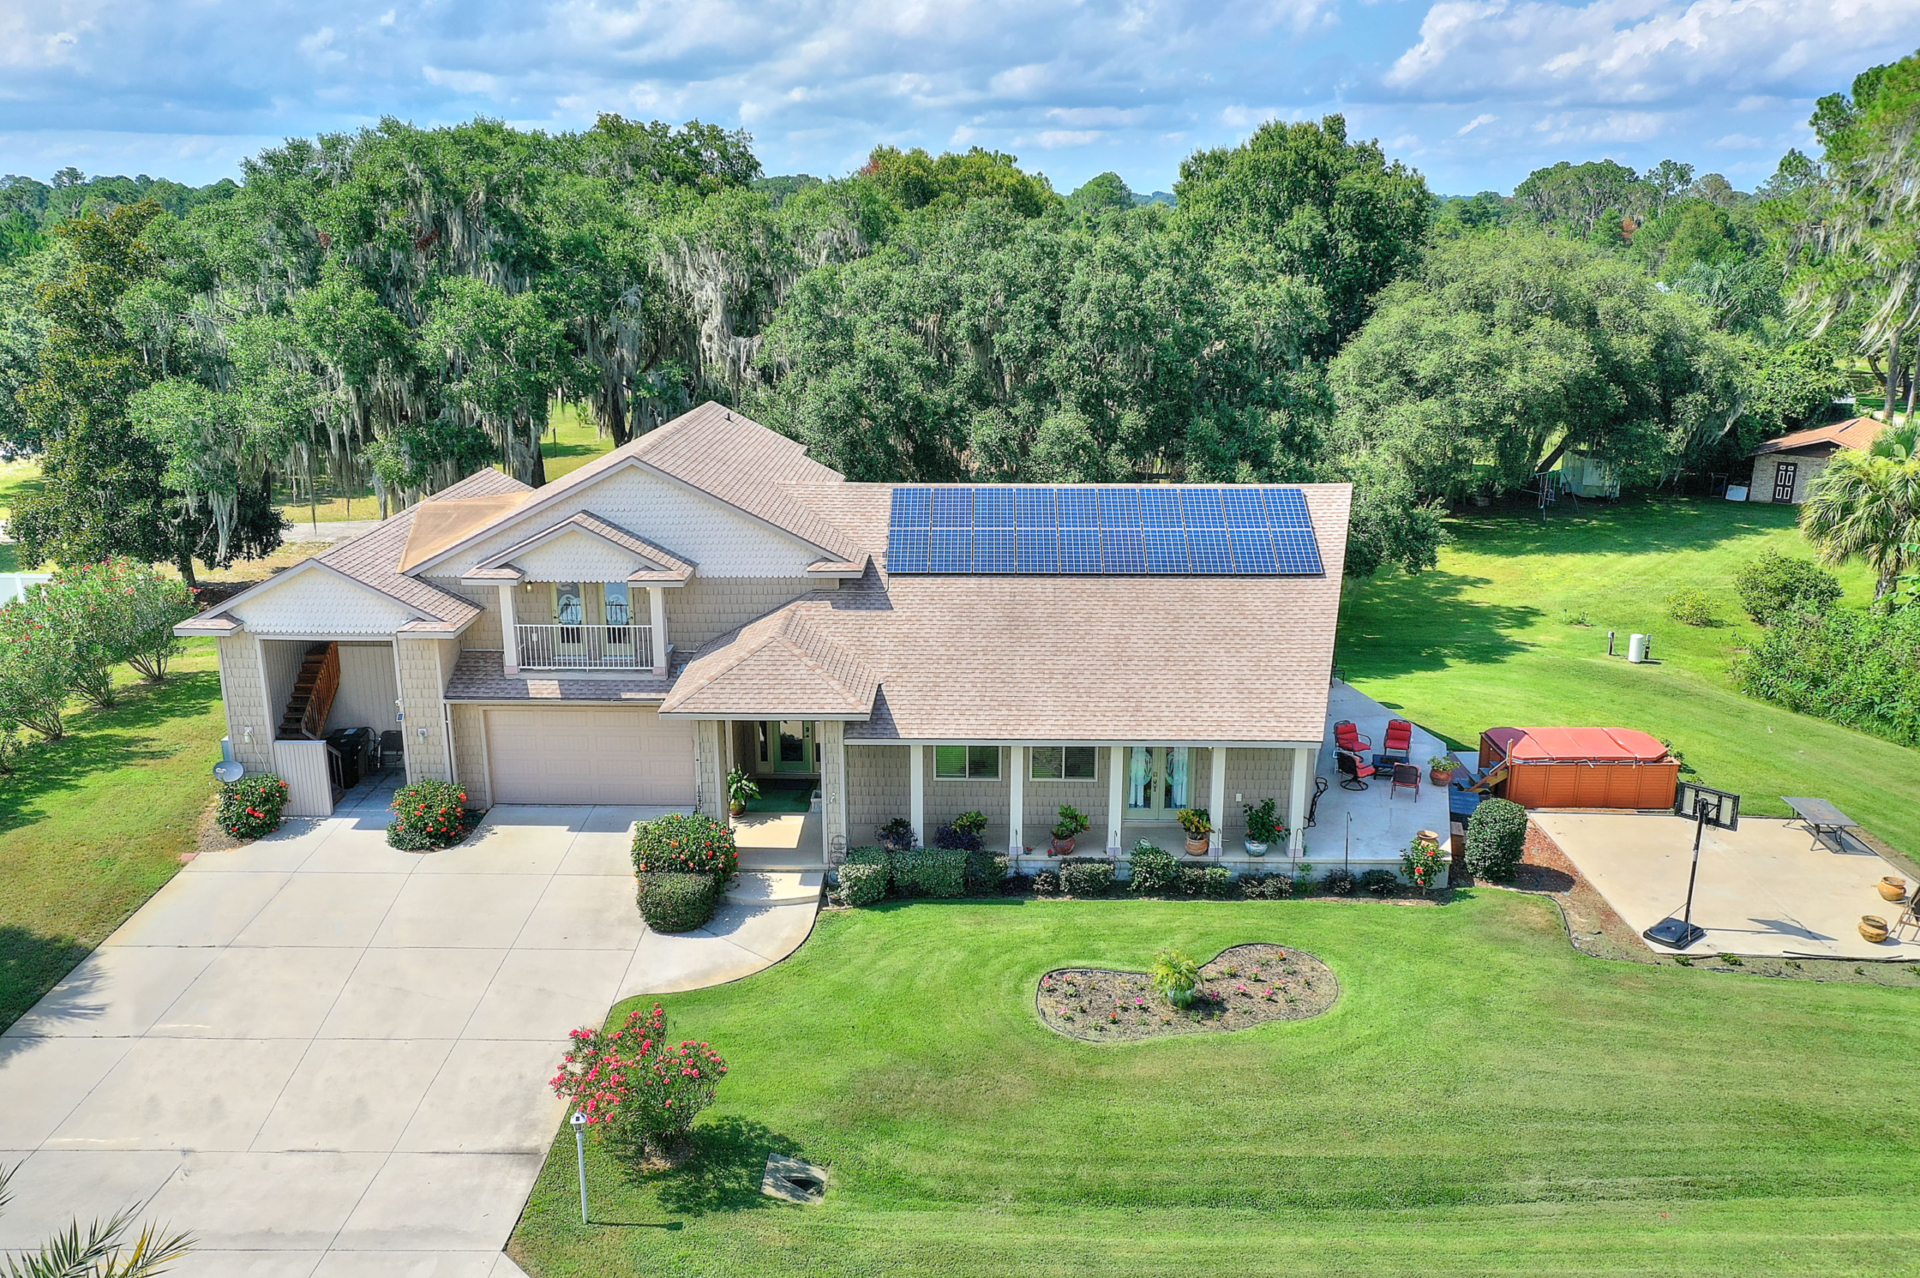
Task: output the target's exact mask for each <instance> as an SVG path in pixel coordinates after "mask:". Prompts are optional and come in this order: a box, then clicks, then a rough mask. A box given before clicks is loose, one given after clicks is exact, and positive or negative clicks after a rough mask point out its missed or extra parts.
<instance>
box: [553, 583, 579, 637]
mask: <svg viewBox="0 0 1920 1278" xmlns="http://www.w3.org/2000/svg"><path fill="white" fill-rule="evenodd" d="M586 612H587V607H586V595H585V594H584V593H583V592H582V591H581V589H580V583H579V582H577V581H556V582H554V583H553V619H554V620H555V621H557V622H559V623H560V624H561V625H563V626H565V627H567V628H566V629H565V630H562V631H561V632H560V642H561V643H579V642H580V641H581V639H582V637H583V636H582V635H581V633H580V629H579V627H580V623H581V622H583V621H585V620H586V619H587V617H586Z"/></svg>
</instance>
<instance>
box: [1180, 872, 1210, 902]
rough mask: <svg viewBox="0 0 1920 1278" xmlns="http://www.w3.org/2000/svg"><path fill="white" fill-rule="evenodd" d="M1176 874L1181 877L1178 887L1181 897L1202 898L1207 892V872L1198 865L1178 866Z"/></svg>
mask: <svg viewBox="0 0 1920 1278" xmlns="http://www.w3.org/2000/svg"><path fill="white" fill-rule="evenodd" d="M1174 873H1175V874H1177V875H1179V876H1180V877H1179V881H1178V883H1177V885H1176V886H1177V887H1178V889H1179V892H1180V895H1181V896H1201V895H1203V894H1205V892H1206V890H1207V871H1206V869H1205V867H1203V866H1198V865H1178V866H1175V867H1174Z"/></svg>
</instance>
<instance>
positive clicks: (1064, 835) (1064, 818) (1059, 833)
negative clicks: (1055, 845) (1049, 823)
mask: <svg viewBox="0 0 1920 1278" xmlns="http://www.w3.org/2000/svg"><path fill="white" fill-rule="evenodd" d="M1059 817H1060V819H1059V820H1057V821H1055V822H1054V823H1053V837H1054V838H1056V839H1071V838H1073V837H1074V836H1075V835H1077V834H1085V833H1086V832H1087V831H1088V830H1089V829H1091V828H1092V825H1091V824H1090V823H1089V822H1088V821H1087V814H1086V813H1084V812H1082V811H1081V810H1080V809H1079V808H1076V807H1074V806H1073V805H1072V804H1071V803H1063V804H1061V805H1060V812H1059Z"/></svg>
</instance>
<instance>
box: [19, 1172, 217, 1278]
mask: <svg viewBox="0 0 1920 1278" xmlns="http://www.w3.org/2000/svg"><path fill="white" fill-rule="evenodd" d="M18 1170H20V1169H19V1167H18V1166H14V1167H0V1207H5V1206H6V1205H7V1200H8V1199H9V1198H10V1197H12V1195H10V1194H9V1193H8V1192H7V1182H8V1181H9V1180H11V1179H12V1178H13V1173H14V1172H16V1171H18ZM144 1205H145V1204H142V1203H136V1204H134V1205H133V1206H132V1207H129V1208H128V1209H127V1210H125V1211H123V1212H121V1213H119V1214H118V1215H116V1216H114V1217H113V1218H112V1219H111V1220H105V1221H100V1220H96V1221H93V1222H92V1223H91V1224H89V1225H88V1226H87V1228H86V1232H85V1233H82V1232H81V1229H80V1222H79V1221H77V1220H76V1221H73V1222H72V1223H71V1224H69V1225H68V1226H67V1227H66V1229H65V1230H64V1231H62V1232H61V1233H58V1234H55V1235H54V1236H53V1237H52V1238H49V1239H48V1240H47V1241H46V1242H44V1243H42V1244H40V1250H39V1251H38V1252H31V1253H29V1252H22V1253H20V1255H18V1256H6V1257H0V1265H4V1266H5V1268H4V1270H0V1273H3V1274H4V1278H156V1276H157V1275H159V1274H162V1273H165V1272H166V1270H167V1267H168V1266H169V1265H171V1264H172V1263H173V1262H174V1261H176V1260H178V1259H180V1258H181V1257H182V1256H184V1255H186V1254H187V1252H188V1250H189V1249H190V1248H191V1247H192V1239H191V1238H190V1237H189V1236H188V1235H186V1234H171V1235H166V1234H162V1233H161V1232H160V1231H159V1229H158V1228H157V1227H156V1226H154V1225H146V1226H144V1227H143V1228H142V1229H141V1230H140V1236H139V1237H138V1238H136V1239H135V1240H134V1242H133V1245H132V1247H131V1248H128V1247H127V1246H126V1245H124V1244H123V1242H122V1241H121V1240H122V1236H123V1235H124V1234H125V1233H126V1232H127V1230H128V1229H130V1228H132V1226H133V1218H134V1216H135V1215H137V1214H138V1213H139V1211H140V1208H141V1207H142V1206H144Z"/></svg>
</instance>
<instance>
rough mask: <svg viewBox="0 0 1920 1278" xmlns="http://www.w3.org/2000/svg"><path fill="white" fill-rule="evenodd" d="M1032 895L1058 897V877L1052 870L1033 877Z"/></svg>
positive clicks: (1043, 871)
mask: <svg viewBox="0 0 1920 1278" xmlns="http://www.w3.org/2000/svg"><path fill="white" fill-rule="evenodd" d="M1033 894H1034V895H1035V896H1059V895H1060V876H1059V875H1058V874H1055V873H1054V872H1053V871H1052V870H1042V871H1040V873H1038V874H1036V875H1034V876H1033Z"/></svg>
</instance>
